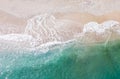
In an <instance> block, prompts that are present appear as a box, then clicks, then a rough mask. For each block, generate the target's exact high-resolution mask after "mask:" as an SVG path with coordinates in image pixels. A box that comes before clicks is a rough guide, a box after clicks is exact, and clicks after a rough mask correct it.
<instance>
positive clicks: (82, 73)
mask: <svg viewBox="0 0 120 79" xmlns="http://www.w3.org/2000/svg"><path fill="white" fill-rule="evenodd" d="M0 79H120V40H116V41H109V42H108V44H107V45H106V46H105V45H104V44H94V45H83V44H81V43H79V42H73V43H67V44H65V45H58V46H54V47H52V49H50V50H48V51H46V52H44V53H43V52H42V51H41V52H40V51H39V50H37V51H33V52H30V51H26V50H13V51H7V50H5V51H2V52H0Z"/></svg>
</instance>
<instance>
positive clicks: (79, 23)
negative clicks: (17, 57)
mask: <svg viewBox="0 0 120 79" xmlns="http://www.w3.org/2000/svg"><path fill="white" fill-rule="evenodd" d="M113 2H114V4H113ZM46 3H47V4H46ZM119 4H120V1H119V0H115V1H114V0H99V1H97V0H94V1H92V0H84V1H83V0H75V1H70V0H64V1H63V0H62V1H61V0H57V1H55V0H51V1H47V0H45V1H42V0H25V1H23V0H21V1H18V0H1V3H0V35H6V34H28V35H31V36H32V37H33V38H35V39H37V41H38V42H39V43H40V44H41V43H47V42H51V41H67V40H70V39H72V38H74V37H75V36H76V35H77V34H80V33H81V32H82V31H83V28H84V25H85V24H87V23H89V22H97V23H98V24H102V23H104V22H106V21H111V20H113V21H117V22H119V23H120V10H119ZM117 28H118V27H117ZM11 36H14V35H11ZM18 36H20V35H18ZM4 37H5V36H4ZM90 37H92V38H93V39H95V40H101V39H102V38H101V35H98V36H97V37H96V36H95V34H94V33H93V34H91V35H90ZM21 38H22V37H21ZM5 39H6V38H5ZM105 39H106V38H105Z"/></svg>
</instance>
